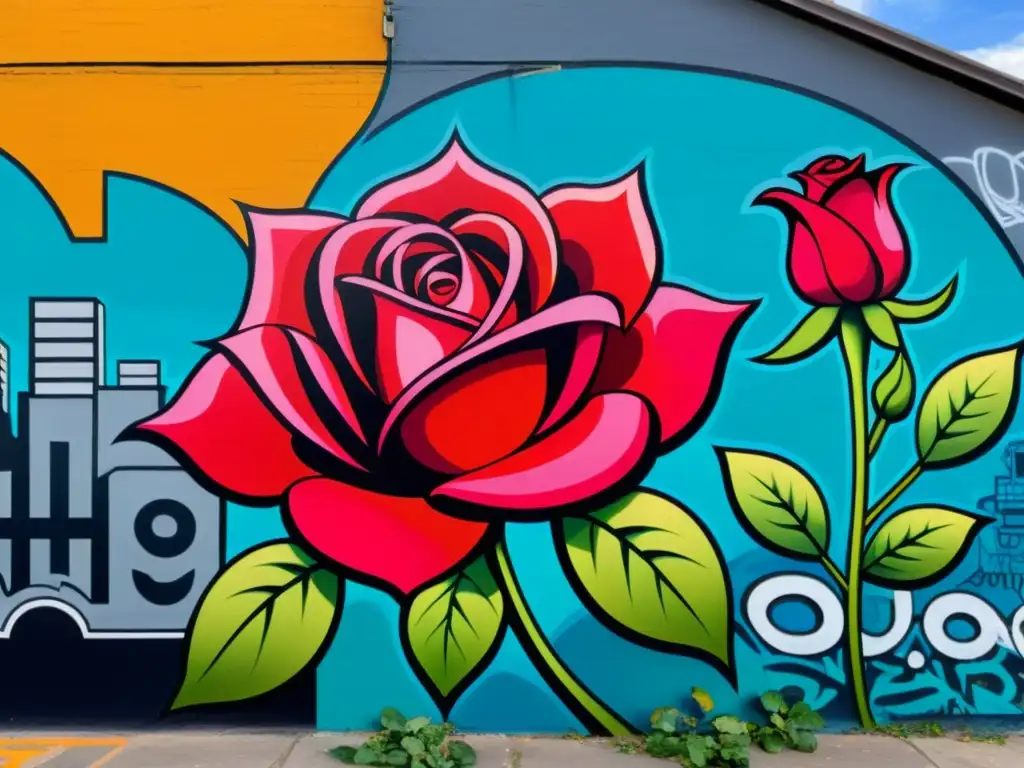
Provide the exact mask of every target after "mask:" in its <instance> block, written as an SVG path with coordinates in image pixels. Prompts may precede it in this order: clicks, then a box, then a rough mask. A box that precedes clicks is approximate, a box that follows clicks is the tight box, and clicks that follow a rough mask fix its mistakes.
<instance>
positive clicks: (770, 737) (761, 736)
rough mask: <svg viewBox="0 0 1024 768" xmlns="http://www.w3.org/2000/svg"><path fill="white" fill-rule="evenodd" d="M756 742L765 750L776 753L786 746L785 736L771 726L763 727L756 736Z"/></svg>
mask: <svg viewBox="0 0 1024 768" xmlns="http://www.w3.org/2000/svg"><path fill="white" fill-rule="evenodd" d="M757 743H758V744H760V745H761V749H763V750H764V751H765V752H767V753H769V754H772V755H777V754H779V753H780V752H781V751H782V750H783V749H785V748H786V737H785V736H783V735H782V734H781V733H779V732H778V731H773V730H772V729H771V728H765V729H763V730H762V731H761V732H760V733H758V736H757Z"/></svg>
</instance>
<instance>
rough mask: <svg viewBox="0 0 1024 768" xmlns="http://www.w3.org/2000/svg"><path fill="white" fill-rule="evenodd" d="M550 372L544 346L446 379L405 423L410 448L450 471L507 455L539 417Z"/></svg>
mask: <svg viewBox="0 0 1024 768" xmlns="http://www.w3.org/2000/svg"><path fill="white" fill-rule="evenodd" d="M547 373H548V366H547V357H546V355H545V353H544V350H541V349H531V350H528V351H524V352H516V353H513V354H510V355H507V356H505V357H499V358H498V359H497V360H494V361H491V362H488V363H484V364H482V365H478V366H476V367H474V368H473V370H471V371H469V372H468V373H463V374H461V375H460V376H458V378H455V379H453V380H451V381H449V382H447V383H445V384H442V385H441V386H440V387H438V388H437V389H435V390H434V391H432V392H431V393H430V394H429V395H427V396H426V397H425V398H423V400H422V401H421V402H420V403H419V405H417V406H416V407H415V408H413V409H412V411H411V412H410V413H409V415H408V416H407V417H406V419H405V421H404V422H403V423H402V428H401V434H402V442H403V444H404V447H405V449H406V450H407V451H408V452H409V453H410V454H411V455H412V456H413V458H415V459H416V460H417V461H419V462H420V463H421V464H423V465H424V466H426V467H428V468H430V469H432V470H434V471H436V472H443V473H446V474H459V473H461V472H465V471H467V470H470V469H475V468H476V467H482V466H484V465H485V464H490V463H491V462H492V461H494V460H496V459H500V458H501V457H502V456H507V455H508V454H510V453H512V452H513V451H515V450H517V449H518V448H519V447H520V446H522V445H523V443H525V442H526V441H527V440H529V439H530V436H531V435H532V434H533V433H534V431H535V430H536V429H537V426H538V424H539V423H540V418H541V416H542V415H543V414H544V403H545V400H546V397H547Z"/></svg>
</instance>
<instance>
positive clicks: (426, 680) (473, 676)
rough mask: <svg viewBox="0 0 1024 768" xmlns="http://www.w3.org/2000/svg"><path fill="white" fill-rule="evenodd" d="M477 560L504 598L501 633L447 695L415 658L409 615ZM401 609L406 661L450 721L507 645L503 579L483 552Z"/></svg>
mask: <svg viewBox="0 0 1024 768" xmlns="http://www.w3.org/2000/svg"><path fill="white" fill-rule="evenodd" d="M477 560H483V565H484V567H485V568H486V569H487V571H488V573H489V574H490V577H491V579H492V580H493V581H494V585H495V589H496V590H497V592H498V593H499V594H500V595H501V599H502V610H501V615H500V616H499V617H498V630H497V632H496V633H495V636H494V642H492V643H491V644H490V646H489V647H488V648H487V651H486V653H484V655H483V656H482V657H481V658H480V661H478V662H477V663H476V664H475V665H474V666H473V667H472V668H471V669H470V670H469V672H468V673H467V674H466V676H465V677H463V678H462V679H461V680H460V681H459V682H458V683H457V684H456V685H455V687H454V688H452V690H451V692H450V693H448V695H447V696H446V695H444V694H443V693H441V690H440V689H439V688H438V687H437V685H436V684H435V683H434V680H433V678H431V677H430V675H429V674H428V673H427V671H426V669H425V668H424V667H423V665H422V664H420V661H419V659H418V658H416V654H415V653H414V652H413V649H412V643H411V642H410V640H409V632H408V626H409V615H410V613H411V612H412V605H413V603H414V602H415V601H416V598H417V597H419V596H420V595H421V594H422V593H423V592H425V591H426V590H428V589H431V588H432V587H435V586H438V585H439V584H441V583H442V582H444V581H448V580H450V579H453V578H458V577H459V574H460V573H462V572H464V571H465V570H466V569H467V568H469V567H470V566H471V565H472V564H473V563H475V562H476V561H477ZM399 607H400V611H399V615H398V638H399V642H400V643H401V646H402V651H403V652H404V653H405V658H406V661H407V662H408V664H409V668H410V669H411V670H412V673H413V675H415V677H416V679H417V680H418V681H419V682H420V685H422V686H423V687H424V688H425V689H426V690H427V693H428V694H429V695H430V698H431V699H433V701H434V704H435V705H436V706H437V708H438V709H439V710H441V716H442V717H443V718H445V719H446V720H447V719H448V715H449V714H451V711H452V709H453V708H454V706H455V704H456V703H457V702H458V700H459V698H461V696H462V694H464V693H465V692H466V690H467V689H468V688H469V687H470V686H471V685H473V683H475V682H476V681H477V680H478V679H479V678H480V676H481V675H482V674H483V673H484V672H485V671H487V669H488V668H490V666H491V662H492V661H494V658H495V656H497V655H498V651H500V650H501V646H502V644H503V643H504V642H505V636H506V634H507V630H508V626H509V619H508V614H509V604H508V595H506V594H505V592H504V590H503V589H502V587H501V579H500V578H498V577H497V576H495V575H494V571H493V564H492V562H491V559H490V557H489V553H488V552H486V551H485V552H481V553H480V554H479V555H478V556H477V557H476V558H474V559H473V560H469V559H466V560H463V561H460V563H459V567H458V568H457V569H456V570H455V571H454V572H451V573H448V574H446V575H445V576H442V577H441V578H439V579H433V580H431V581H430V582H428V583H427V584H424V585H423V586H422V587H419V588H418V589H417V590H416V591H415V592H413V593H411V594H409V595H408V597H407V598H406V599H404V600H402V601H401V602H400V603H399ZM559 700H560V699H559Z"/></svg>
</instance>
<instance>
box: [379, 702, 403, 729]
mask: <svg viewBox="0 0 1024 768" xmlns="http://www.w3.org/2000/svg"><path fill="white" fill-rule="evenodd" d="M405 724H406V720H405V716H404V715H403V714H402V713H401V712H399V711H398V710H397V709H395V708H394V707H384V709H383V710H381V713H380V726H381V728H384V729H385V730H388V731H404V730H405Z"/></svg>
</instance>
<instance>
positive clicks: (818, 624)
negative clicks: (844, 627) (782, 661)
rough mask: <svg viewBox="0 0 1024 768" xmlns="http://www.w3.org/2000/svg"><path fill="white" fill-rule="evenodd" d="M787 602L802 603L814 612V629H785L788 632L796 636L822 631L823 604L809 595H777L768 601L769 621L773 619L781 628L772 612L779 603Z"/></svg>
mask: <svg viewBox="0 0 1024 768" xmlns="http://www.w3.org/2000/svg"><path fill="white" fill-rule="evenodd" d="M786 602H794V603H799V604H800V605H802V606H804V607H805V608H808V609H810V611H811V613H813V614H814V628H813V629H809V630H807V631H805V632H797V631H796V630H794V629H787V630H784V631H785V632H786V633H787V634H789V635H792V636H794V637H800V636H801V635H805V636H810V635H813V634H814V633H815V632H818V631H820V630H821V628H822V627H823V626H824V625H825V612H824V611H822V610H821V606H819V605H818V604H817V603H816V602H814V601H813V600H811V598H809V597H807V595H794V594H789V595H779V596H778V597H776V598H774V599H773V600H771V601H770V602H769V603H768V606H767V607H766V608H765V613H767V614H768V615H769V621H771V623H772V624H773V625H774V626H775V628H776V629H778V628H779V625H778V622H776V621H775V620H774V619H772V618H771V613H772V611H773V610H775V609H776V608H777V607H778V606H777V603H786ZM787 655H788V654H787ZM801 658H808V657H806V656H804V657H801Z"/></svg>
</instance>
